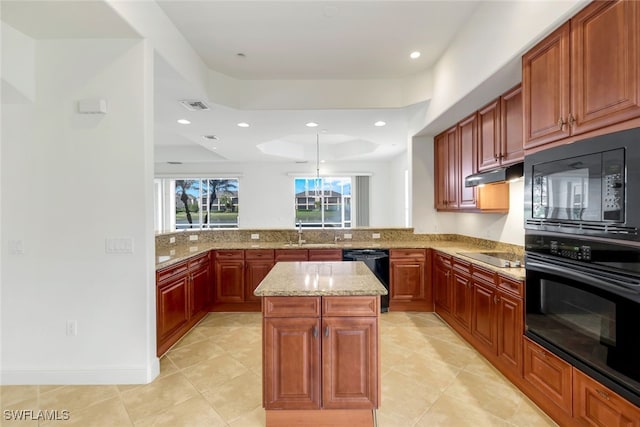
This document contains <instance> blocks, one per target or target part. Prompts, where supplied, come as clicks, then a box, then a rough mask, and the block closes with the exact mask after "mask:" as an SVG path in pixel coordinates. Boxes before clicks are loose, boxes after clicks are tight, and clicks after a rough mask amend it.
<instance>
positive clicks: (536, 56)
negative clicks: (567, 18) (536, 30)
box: [522, 22, 570, 148]
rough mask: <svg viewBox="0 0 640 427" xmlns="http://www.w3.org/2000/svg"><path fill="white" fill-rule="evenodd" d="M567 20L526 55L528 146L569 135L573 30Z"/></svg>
mask: <svg viewBox="0 0 640 427" xmlns="http://www.w3.org/2000/svg"><path fill="white" fill-rule="evenodd" d="M569 25H570V24H569V23H568V22H567V23H566V24H564V25H563V26H561V27H560V28H558V29H557V30H556V31H554V32H553V33H551V34H550V35H549V36H548V37H547V38H545V39H544V40H543V41H541V42H540V43H538V45H536V46H535V47H534V48H533V49H531V50H530V51H528V52H527V53H525V54H524V56H523V57H522V67H523V68H522V97H523V102H524V104H523V107H524V123H525V129H524V138H525V139H524V147H525V148H532V147H537V146H539V145H543V144H546V143H549V142H552V141H556V140H558V139H561V138H564V137H566V136H569V126H567V125H566V120H567V117H568V116H569V102H570V87H569V86H570V81H569V75H570V69H569V55H570V53H569V29H570V26H569Z"/></svg>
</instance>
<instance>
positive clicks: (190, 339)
mask: <svg viewBox="0 0 640 427" xmlns="http://www.w3.org/2000/svg"><path fill="white" fill-rule="evenodd" d="M207 338H208V337H207V336H206V335H205V334H203V333H202V331H201V328H193V329H192V330H191V331H189V333H188V334H187V335H185V336H184V337H182V339H180V341H178V342H177V343H176V344H175V346H174V347H173V348H174V349H175V348H180V347H184V346H185V345H190V344H194V343H197V342H200V341H204V340H206V339H207Z"/></svg>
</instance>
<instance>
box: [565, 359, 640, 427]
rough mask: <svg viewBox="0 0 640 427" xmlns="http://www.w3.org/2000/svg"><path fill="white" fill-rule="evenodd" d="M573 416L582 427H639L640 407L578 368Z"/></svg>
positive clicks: (574, 376)
mask: <svg viewBox="0 0 640 427" xmlns="http://www.w3.org/2000/svg"><path fill="white" fill-rule="evenodd" d="M573 417H574V419H575V420H576V421H577V423H578V425H581V426H607V427H639V426H640V408H638V407H637V406H635V405H633V404H632V403H630V402H629V401H627V400H625V399H623V398H622V397H620V396H619V395H618V394H617V393H615V392H613V391H612V390H610V389H609V388H607V387H605V386H603V385H602V384H600V383H599V382H597V381H595V380H594V379H592V378H591V377H589V376H587V375H585V374H584V373H582V372H581V371H580V370H578V369H576V368H573Z"/></svg>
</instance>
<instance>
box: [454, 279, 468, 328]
mask: <svg viewBox="0 0 640 427" xmlns="http://www.w3.org/2000/svg"><path fill="white" fill-rule="evenodd" d="M452 271H453V280H452V282H451V283H452V286H453V304H452V307H451V314H452V315H453V317H454V318H455V319H456V320H457V321H458V323H459V324H460V325H461V326H462V327H463V328H464V329H465V330H467V331H469V330H471V315H472V303H473V299H472V298H473V295H472V291H473V288H472V285H471V277H470V276H469V275H468V274H465V273H462V272H460V271H458V270H455V269H454V270H452Z"/></svg>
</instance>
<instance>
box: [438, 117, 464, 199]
mask: <svg viewBox="0 0 640 427" xmlns="http://www.w3.org/2000/svg"><path fill="white" fill-rule="evenodd" d="M434 150H435V165H434V174H435V197H436V209H438V210H451V209H457V208H458V193H459V187H458V186H459V181H460V178H459V177H460V169H459V166H458V165H459V162H460V157H459V148H458V128H457V126H454V127H452V128H450V129H449V130H447V131H445V132H444V133H442V134H440V135H438V136H437V137H436V138H435V139H434Z"/></svg>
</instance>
